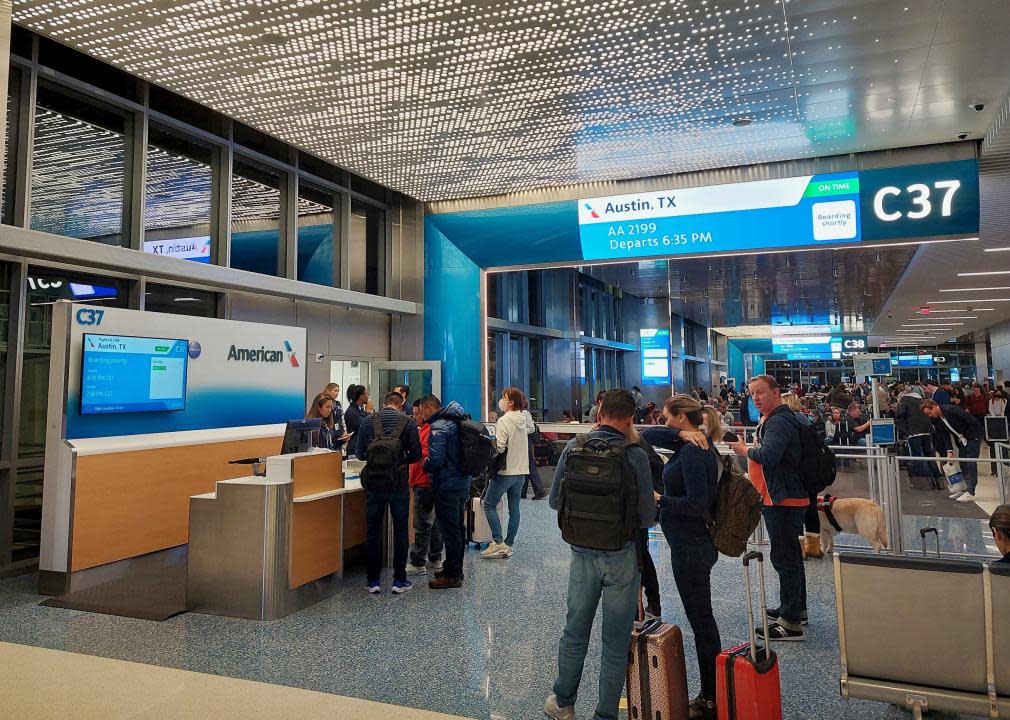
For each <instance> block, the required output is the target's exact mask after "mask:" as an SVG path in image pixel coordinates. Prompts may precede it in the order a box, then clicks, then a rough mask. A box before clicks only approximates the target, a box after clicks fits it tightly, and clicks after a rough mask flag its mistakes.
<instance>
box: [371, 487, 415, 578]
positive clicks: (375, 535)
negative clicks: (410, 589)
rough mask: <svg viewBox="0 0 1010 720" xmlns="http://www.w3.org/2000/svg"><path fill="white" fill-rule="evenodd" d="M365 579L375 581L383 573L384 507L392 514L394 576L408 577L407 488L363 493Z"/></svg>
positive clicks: (408, 508) (408, 495) (408, 504)
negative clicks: (365, 533)
mask: <svg viewBox="0 0 1010 720" xmlns="http://www.w3.org/2000/svg"><path fill="white" fill-rule="evenodd" d="M365 502H366V506H367V515H366V522H367V523H368V525H367V528H368V533H367V538H368V539H367V543H366V547H367V554H368V582H378V581H379V576H380V575H381V574H382V521H383V519H385V517H386V507H387V506H388V507H389V513H390V515H392V517H393V579H394V580H406V579H407V545H409V544H410V531H409V529H408V528H407V523H408V522H409V520H410V490H409V489H408V488H404V489H403V490H397V491H396V492H388V493H384V492H366V493H365Z"/></svg>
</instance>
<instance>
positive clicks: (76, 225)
mask: <svg viewBox="0 0 1010 720" xmlns="http://www.w3.org/2000/svg"><path fill="white" fill-rule="evenodd" d="M126 130H127V120H126V118H125V116H123V115H120V114H118V113H116V112H114V111H112V110H110V109H106V108H103V107H99V106H98V105H93V104H91V103H90V102H87V101H85V100H84V99H83V98H81V97H77V96H71V95H69V94H66V93H64V92H62V91H59V90H56V89H55V88H52V87H49V86H48V85H46V84H45V83H42V82H40V83H39V87H38V102H37V104H36V106H35V143H34V146H33V156H32V196H31V197H32V207H31V228H32V229H33V230H41V231H43V232H47V233H52V234H54V235H66V236H69V237H75V238H81V239H84V240H95V241H98V242H102V243H107V244H109V245H124V244H126V243H125V241H124V233H123V207H124V198H125V191H126V155H127V142H126Z"/></svg>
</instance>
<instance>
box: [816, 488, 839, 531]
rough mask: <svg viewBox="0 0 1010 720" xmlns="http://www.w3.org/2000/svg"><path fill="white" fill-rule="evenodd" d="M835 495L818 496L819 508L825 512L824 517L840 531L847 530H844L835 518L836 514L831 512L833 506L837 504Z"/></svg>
mask: <svg viewBox="0 0 1010 720" xmlns="http://www.w3.org/2000/svg"><path fill="white" fill-rule="evenodd" d="M835 499H836V498H835V497H834V496H833V495H825V496H824V497H819V498H817V509H818V510H820V511H821V512H823V513H824V517H826V518H827V519H828V522H829V523H831V527H833V528H834V529H835V530H837V531H838V532H845V531H844V530H842V526H841V525H839V524H838V521H837V520H835V516H834V515H832V514H831V506H832V505H834V504H835Z"/></svg>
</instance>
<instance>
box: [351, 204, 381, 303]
mask: <svg viewBox="0 0 1010 720" xmlns="http://www.w3.org/2000/svg"><path fill="white" fill-rule="evenodd" d="M385 223H386V213H385V211H383V210H381V209H379V208H377V207H374V206H372V205H368V204H367V203H363V202H358V201H356V200H353V201H351V238H350V241H351V245H350V248H349V251H350V252H349V255H350V263H351V290H356V291H357V292H366V293H371V294H372V295H381V294H382V293H383V292H385V287H384V286H385V283H384V277H383V275H384V272H385V262H386V259H385V252H384V249H385V243H384V242H383V239H384V238H385V227H384V226H385Z"/></svg>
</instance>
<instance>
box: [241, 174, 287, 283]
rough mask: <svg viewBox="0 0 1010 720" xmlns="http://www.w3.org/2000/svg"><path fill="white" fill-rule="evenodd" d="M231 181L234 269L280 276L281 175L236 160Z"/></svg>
mask: <svg viewBox="0 0 1010 720" xmlns="http://www.w3.org/2000/svg"><path fill="white" fill-rule="evenodd" d="M231 182H232V185H231V202H232V205H231V266H232V267H233V268H238V269H239V270H248V271H250V272H257V273H262V274H264V275H278V274H280V267H281V262H280V253H281V229H280V228H281V225H280V220H281V173H280V172H279V171H276V170H271V169H268V168H266V167H264V166H260V165H254V164H252V163H248V162H245V161H243V160H239V159H237V158H236V160H235V162H234V169H233V174H232V181H231Z"/></svg>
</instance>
